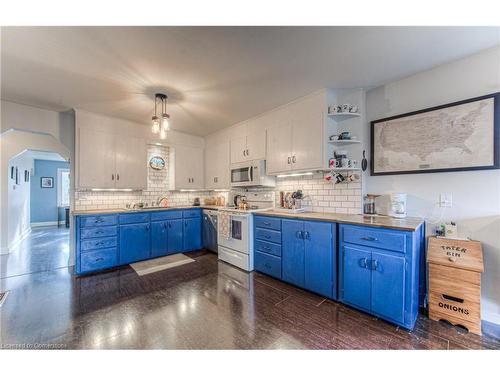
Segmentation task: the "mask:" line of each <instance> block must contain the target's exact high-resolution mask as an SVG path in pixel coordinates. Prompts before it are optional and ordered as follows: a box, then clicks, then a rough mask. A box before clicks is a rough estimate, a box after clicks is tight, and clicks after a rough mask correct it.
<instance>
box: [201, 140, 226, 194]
mask: <svg viewBox="0 0 500 375" xmlns="http://www.w3.org/2000/svg"><path fill="white" fill-rule="evenodd" d="M229 157H230V155H229V142H228V141H221V142H217V143H214V144H210V145H207V147H206V148H205V188H207V189H229V188H230V184H229Z"/></svg>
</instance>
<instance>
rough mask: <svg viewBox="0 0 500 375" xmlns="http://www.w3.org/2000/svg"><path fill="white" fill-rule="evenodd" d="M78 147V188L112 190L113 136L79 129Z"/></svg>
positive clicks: (113, 179)
mask: <svg viewBox="0 0 500 375" xmlns="http://www.w3.org/2000/svg"><path fill="white" fill-rule="evenodd" d="M78 147H79V155H78V185H79V187H80V188H114V187H115V149H114V135H113V134H111V133H105V132H100V131H94V130H91V129H88V128H79V136H78Z"/></svg>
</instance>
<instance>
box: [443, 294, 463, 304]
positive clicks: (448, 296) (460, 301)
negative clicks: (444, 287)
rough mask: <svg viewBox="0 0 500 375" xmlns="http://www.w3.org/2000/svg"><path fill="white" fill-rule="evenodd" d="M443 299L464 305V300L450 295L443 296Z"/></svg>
mask: <svg viewBox="0 0 500 375" xmlns="http://www.w3.org/2000/svg"><path fill="white" fill-rule="evenodd" d="M443 298H444V299H447V300H450V301H453V302H458V303H464V300H463V298H458V297H453V296H450V295H448V294H443Z"/></svg>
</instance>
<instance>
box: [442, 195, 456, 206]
mask: <svg viewBox="0 0 500 375" xmlns="http://www.w3.org/2000/svg"><path fill="white" fill-rule="evenodd" d="M452 203H453V196H452V194H451V193H441V194H439V207H451V206H452Z"/></svg>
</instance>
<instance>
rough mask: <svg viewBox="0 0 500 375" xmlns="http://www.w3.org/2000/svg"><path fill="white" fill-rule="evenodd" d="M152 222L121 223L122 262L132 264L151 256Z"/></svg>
mask: <svg viewBox="0 0 500 375" xmlns="http://www.w3.org/2000/svg"><path fill="white" fill-rule="evenodd" d="M150 228H151V224H150V223H149V222H147V223H138V224H127V225H120V264H122V265H123V264H130V263H134V262H138V261H140V260H144V259H148V258H150V257H151V231H150Z"/></svg>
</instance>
